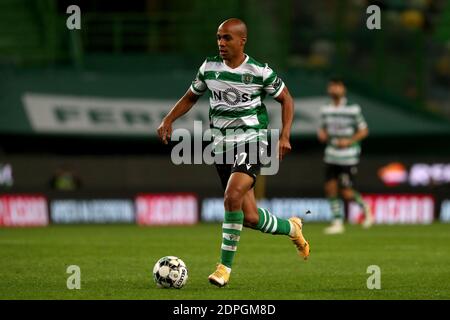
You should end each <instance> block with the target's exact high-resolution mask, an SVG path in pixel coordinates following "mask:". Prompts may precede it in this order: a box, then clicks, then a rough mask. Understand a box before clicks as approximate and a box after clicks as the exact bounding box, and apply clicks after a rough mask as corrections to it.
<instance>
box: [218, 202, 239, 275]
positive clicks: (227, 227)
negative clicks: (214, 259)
mask: <svg viewBox="0 0 450 320" xmlns="http://www.w3.org/2000/svg"><path fill="white" fill-rule="evenodd" d="M243 223H244V213H243V212H242V210H241V211H225V219H224V221H223V224H222V250H221V263H222V264H223V265H224V266H226V267H228V268H231V265H232V264H233V259H234V255H235V253H236V249H237V245H238V243H239V239H240V236H241V231H242V225H243Z"/></svg>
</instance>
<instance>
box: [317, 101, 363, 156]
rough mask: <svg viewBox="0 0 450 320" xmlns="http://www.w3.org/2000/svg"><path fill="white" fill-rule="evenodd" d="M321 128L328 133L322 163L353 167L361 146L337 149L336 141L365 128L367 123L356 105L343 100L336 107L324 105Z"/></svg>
mask: <svg viewBox="0 0 450 320" xmlns="http://www.w3.org/2000/svg"><path fill="white" fill-rule="evenodd" d="M320 114H321V126H322V128H323V129H325V130H326V132H327V133H328V137H329V138H328V142H327V146H326V148H325V158H324V161H325V162H326V163H330V164H337V165H355V164H358V162H359V155H360V153H361V146H360V144H359V142H355V143H353V144H352V145H351V146H349V147H348V148H338V147H337V146H336V141H337V139H339V138H350V137H352V136H353V135H354V134H355V133H356V132H357V131H358V130H360V129H365V128H367V123H366V121H365V120H364V117H363V115H362V113H361V108H360V106H359V105H357V104H347V99H345V98H343V99H342V101H341V103H340V104H339V105H338V106H335V105H331V104H330V105H326V106H323V107H322V108H321V111H320Z"/></svg>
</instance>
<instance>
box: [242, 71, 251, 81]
mask: <svg viewBox="0 0 450 320" xmlns="http://www.w3.org/2000/svg"><path fill="white" fill-rule="evenodd" d="M252 80H253V75H251V74H250V73H244V74H243V75H242V82H243V83H244V84H249V83H251V82H252Z"/></svg>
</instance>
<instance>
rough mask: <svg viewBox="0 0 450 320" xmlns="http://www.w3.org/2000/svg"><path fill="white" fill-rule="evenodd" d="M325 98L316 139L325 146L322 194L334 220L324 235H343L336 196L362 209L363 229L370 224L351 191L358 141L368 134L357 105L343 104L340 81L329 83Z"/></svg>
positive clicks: (369, 216) (358, 197)
mask: <svg viewBox="0 0 450 320" xmlns="http://www.w3.org/2000/svg"><path fill="white" fill-rule="evenodd" d="M328 95H329V96H330V98H331V103H330V104H329V105H326V106H323V107H322V109H321V127H320V128H319V130H318V138H319V141H320V142H322V143H326V148H325V158H324V161H325V164H326V171H325V179H326V181H325V194H326V196H327V198H328V200H329V202H330V206H331V212H332V213H333V217H334V220H333V222H332V224H331V226H329V227H328V228H326V229H325V233H327V234H337V233H343V232H344V208H342V206H341V201H340V199H339V198H340V196H341V197H342V198H343V199H344V200H346V201H355V202H356V203H358V204H359V205H360V206H361V207H362V209H363V212H364V215H365V219H364V222H363V226H364V227H370V226H371V225H372V224H373V218H372V214H371V212H370V209H369V207H368V206H367V205H366V203H365V202H364V200H363V199H362V197H361V194H360V193H359V192H357V191H356V190H355V189H353V182H354V178H355V175H356V173H357V165H358V163H359V155H360V152H361V147H360V141H361V140H363V139H365V138H366V137H367V136H368V134H369V130H368V128H367V123H366V121H365V120H364V117H363V115H362V113H361V108H360V107H359V105H356V104H348V103H347V98H346V96H345V95H346V87H345V84H344V82H343V81H342V80H341V79H338V78H334V79H331V80H330V81H329V83H328Z"/></svg>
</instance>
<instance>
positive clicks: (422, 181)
mask: <svg viewBox="0 0 450 320" xmlns="http://www.w3.org/2000/svg"><path fill="white" fill-rule="evenodd" d="M378 177H379V178H380V179H381V181H383V183H384V184H385V185H386V186H389V187H395V186H399V185H408V186H411V187H433V186H439V185H446V184H447V185H450V163H412V164H411V165H405V164H403V163H401V162H392V163H389V164H387V165H384V166H382V167H381V168H380V169H378Z"/></svg>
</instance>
